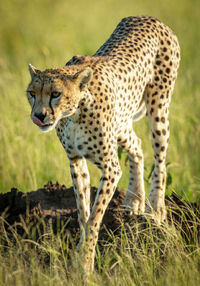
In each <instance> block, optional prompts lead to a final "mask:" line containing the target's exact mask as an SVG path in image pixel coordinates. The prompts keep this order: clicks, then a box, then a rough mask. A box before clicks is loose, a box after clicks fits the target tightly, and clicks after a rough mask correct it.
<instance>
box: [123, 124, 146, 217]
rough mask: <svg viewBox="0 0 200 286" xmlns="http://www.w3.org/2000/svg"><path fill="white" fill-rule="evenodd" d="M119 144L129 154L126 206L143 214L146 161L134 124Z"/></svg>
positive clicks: (125, 131)
mask: <svg viewBox="0 0 200 286" xmlns="http://www.w3.org/2000/svg"><path fill="white" fill-rule="evenodd" d="M118 143H119V144H120V146H121V147H122V148H123V149H124V150H126V151H127V152H128V156H129V184H128V190H127V193H126V197H125V200H124V206H125V207H126V208H127V209H130V210H131V211H132V212H133V213H134V214H141V213H143V212H144V208H145V190H144V178H143V169H144V159H143V152H142V149H141V146H140V145H141V140H140V139H138V138H137V136H136V135H135V133H134V131H133V129H132V122H131V124H130V128H129V129H126V130H124V132H122V134H121V135H120V136H119V138H118Z"/></svg>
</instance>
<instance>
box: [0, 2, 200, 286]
mask: <svg viewBox="0 0 200 286" xmlns="http://www.w3.org/2000/svg"><path fill="white" fill-rule="evenodd" d="M140 14H147V15H152V16H155V17H157V18H159V19H160V20H161V21H163V22H164V23H166V24H167V25H169V26H170V27H171V28H172V29H173V30H174V32H175V33H176V34H177V36H178V38H179V41H180V46H181V56H182V60H181V65H180V70H179V76H178V79H177V82H176V86H175V90H174V94H173V98H172V103H171V109H170V122H171V124H170V129H171V137H170V145H169V150H168V157H167V161H168V162H170V165H169V166H168V172H169V173H170V174H171V176H172V184H171V185H170V187H169V188H168V190H167V191H168V192H170V191H172V190H174V191H175V192H177V193H179V194H180V195H181V196H183V197H184V198H187V199H190V200H193V201H195V200H199V199H200V173H199V170H200V160H199V148H200V147H199V146H200V115H199V112H200V100H199V94H200V83H199V67H200V57H199V47H200V32H199V29H198V23H199V18H200V3H199V1H198V0H190V1H189V0H176V1H173V0H165V1H164V0H154V1H149V0H143V1H138V0H137V1H136V0H102V1H93V0H88V1H82V0H77V1H66V0H57V1H53V0H42V1H41V0H32V1H25V0H9V1H0V18H1V25H0V75H1V76H0V150H1V152H0V190H1V192H7V191H9V190H10V188H11V187H13V186H15V187H17V188H19V189H20V190H22V191H24V192H26V191H30V190H32V189H37V188H38V187H41V186H42V185H44V184H45V183H47V181H49V180H52V181H53V182H55V181H59V182H60V183H61V184H62V183H63V184H65V185H67V186H70V185H71V178H70V172H69V165H68V160H67V158H66V155H65V152H64V150H63V148H62V146H61V145H60V143H59V141H58V139H57V138H56V135H55V131H53V132H51V133H48V134H43V133H41V132H40V131H39V130H38V128H37V127H36V126H34V125H33V124H32V123H31V120H30V116H29V114H30V107H29V105H28V102H27V99H26V97H25V90H26V87H27V84H28V82H29V80H30V78H29V74H28V63H32V64H33V65H35V66H37V67H38V68H40V69H45V68H47V67H60V66H62V65H64V64H65V62H66V61H67V60H68V59H69V58H71V57H72V56H73V55H76V54H89V55H92V54H93V53H94V52H95V51H96V50H97V49H98V48H99V46H100V45H101V44H102V43H104V41H105V40H106V39H107V38H108V36H109V35H110V33H111V32H112V31H113V29H114V28H115V26H116V25H117V23H118V22H119V21H120V20H121V18H123V17H125V16H130V15H140ZM134 129H135V131H136V134H137V135H138V136H139V137H140V138H142V142H143V143H142V144H143V145H142V146H143V150H144V155H145V179H146V181H147V177H148V174H149V172H150V170H151V166H152V164H153V153H152V148H151V138H150V132H149V126H148V122H147V120H146V119H143V120H142V121H141V122H139V123H135V126H134ZM125 158H126V155H125V154H123V155H122V159H121V165H122V169H123V177H122V179H121V180H120V182H119V186H120V188H123V189H126V185H127V183H128V168H127V167H126V166H125ZM89 169H90V173H91V183H92V185H96V186H97V185H98V180H99V177H100V172H99V171H98V170H97V169H96V168H94V167H93V166H92V167H91V165H90V164H89ZM148 187H149V182H146V190H147V192H148ZM169 234H170V233H169ZM56 239H57V238H56ZM174 243H175V246H177V247H179V246H180V248H178V249H177V250H176V254H177V255H176V257H174V252H173V251H174V245H171V244H172V243H171V242H170V240H169V252H170V251H171V252H170V253H171V254H169V259H168V261H167V264H166V265H165V268H164V269H162V267H161V268H160V265H159V260H158V262H157V261H156V259H155V258H156V257H157V256H155V257H154V256H148V255H146V256H145V255H144V256H142V254H141V255H139V256H138V257H137V259H136V261H137V262H134V261H133V260H132V258H130V256H129V255H128V254H127V253H126V252H123V253H122V254H120V256H119V255H118V256H117V253H114V252H113V253H114V254H113V255H116V256H117V260H119V264H118V266H117V267H114V266H113V267H114V268H113V271H111V272H112V273H113V275H112V276H111V278H110V276H109V273H110V272H109V271H107V270H106V271H107V272H106V271H105V273H104V274H105V275H102V274H101V273H97V274H96V276H94V277H93V282H92V283H91V285H101V284H102V285H103V282H104V277H106V278H105V281H106V282H105V284H104V285H114V284H117V285H172V284H174V283H173V281H174V280H173V279H176V281H178V282H177V285H179V284H180V285H182V284H183V285H198V284H199V280H198V279H199V275H198V265H199V263H200V261H199V248H196V250H195V253H194V254H193V253H191V254H189V255H188V254H186V252H185V251H184V250H183V246H184V245H183V242H181V241H179V238H177V237H176V239H175V241H174ZM45 247H46V246H45ZM113 247H114V246H113ZM8 248H9V251H8V252H7V254H6V257H4V255H3V252H2V253H0V260H1V267H0V285H1V284H2V283H3V282H2V281H7V282H6V283H4V285H26V284H27V285H28V284H29V285H64V284H65V282H64V279H65V275H66V271H65V270H66V269H65V266H64V264H65V258H64V257H60V255H61V254H59V255H58V254H56V255H57V256H56V255H55V257H57V258H55V259H54V258H52V262H51V265H50V267H46V266H44V265H43V264H40V263H38V260H37V259H36V258H35V255H36V254H35V252H34V249H33V250H32V249H31V250H30V248H29V246H27V244H26V243H24V241H21V240H20V241H19V245H18V246H17V247H14V246H13V245H12V244H10V245H9V246H8ZM50 248H53V249H54V248H55V243H54V242H53V243H52V244H50ZM27 253H30V257H29V258H30V259H29V261H28V262H27V260H26V256H27ZM56 253H57V252H56ZM13 257H15V258H16V259H14V260H13V259H12V258H13ZM60 259H61V261H60ZM143 259H144V260H143ZM135 263H138V265H140V266H137V265H135ZM142 265H145V269H144V268H142V269H141V266H142ZM174 265H177V267H174ZM109 267H111V268H112V266H109ZM138 267H139V268H138ZM135 269H140V271H139V272H137V273H136V272H135V271H136V270H135ZM157 271H158V272H159V273H162V272H163V273H164V274H163V275H160V276H159V277H158V279H157V274H156V273H157ZM124 273H126V274H125V277H126V281H127V282H126V283H125V282H123V275H122V274H124ZM166 273H167V275H166ZM190 273H192V275H190ZM119 277H120V278H121V280H119V281H120V282H117V281H118V280H117V279H118V278H119ZM133 277H134V279H133V280H131V279H132V278H133ZM142 278H143V281H144V283H142V282H141V281H142ZM73 279H75V278H73ZM73 279H72V280H71V281H73ZM124 279H125V278H124ZM156 279H157V280H156ZM24 281H26V282H24ZM37 281H38V282H37ZM43 281H46V282H44V283H43ZM74 281H78V280H76V279H75V280H74ZM131 281H133V282H131ZM45 283H46V284H45ZM70 283H72V282H70ZM73 283H75V282H73ZM76 283H77V282H76ZM76 283H75V284H76ZM120 283H121V284H120ZM75 284H74V285H75ZM2 285H3V284H2ZM69 285H70V284H69ZM174 285H175V284H174Z"/></svg>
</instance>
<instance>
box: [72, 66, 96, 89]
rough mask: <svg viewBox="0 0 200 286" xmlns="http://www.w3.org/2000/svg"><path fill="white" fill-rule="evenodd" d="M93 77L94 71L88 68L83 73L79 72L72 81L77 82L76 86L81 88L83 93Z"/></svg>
mask: <svg viewBox="0 0 200 286" xmlns="http://www.w3.org/2000/svg"><path fill="white" fill-rule="evenodd" d="M92 75H93V70H92V69H91V68H90V67H86V68H84V69H82V70H81V71H79V72H77V73H76V74H75V75H74V76H73V77H72V79H73V80H74V81H75V84H76V85H77V86H78V87H79V88H80V91H82V90H83V89H84V88H85V87H86V86H87V84H88V82H89V81H90V79H91V77H92Z"/></svg>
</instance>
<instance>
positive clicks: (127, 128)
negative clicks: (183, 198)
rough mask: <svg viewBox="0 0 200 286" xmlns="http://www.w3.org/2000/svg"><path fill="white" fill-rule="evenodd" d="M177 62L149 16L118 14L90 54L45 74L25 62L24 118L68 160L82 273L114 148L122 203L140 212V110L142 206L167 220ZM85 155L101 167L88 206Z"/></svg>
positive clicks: (112, 169)
mask: <svg viewBox="0 0 200 286" xmlns="http://www.w3.org/2000/svg"><path fill="white" fill-rule="evenodd" d="M179 59H180V50H179V44H178V40H177V37H176V36H175V35H174V33H173V32H172V31H171V30H170V29H169V28H168V27H167V26H165V25H164V24H163V23H161V22H160V21H158V20H157V19H155V18H152V17H147V16H139V17H129V18H125V19H123V20H122V21H121V22H120V23H119V25H118V26H117V28H116V29H115V31H114V32H113V34H112V35H111V36H110V38H109V39H108V40H107V41H106V42H105V44H104V45H103V46H102V47H101V48H100V49H99V50H98V51H97V52H96V53H95V55H94V56H75V57H73V58H72V59H71V60H70V61H68V62H67V64H66V65H65V66H64V67H63V68H59V69H48V70H45V71H44V72H41V71H39V70H37V69H35V68H34V67H33V66H31V65H30V73H31V76H32V81H31V83H30V85H29V87H28V92H27V93H28V99H29V102H30V104H31V106H32V113H31V118H32V119H33V121H34V123H36V124H37V125H38V126H39V127H40V129H41V130H43V131H49V130H51V129H53V128H54V127H56V131H57V135H58V137H59V139H60V141H61V143H62V145H63V147H64V148H65V150H66V153H67V156H68V158H69V160H70V169H71V176H72V180H73V185H74V192H75V197H76V202H77V208H78V218H79V224H80V228H81V239H80V243H79V248H80V253H81V257H82V264H83V268H84V270H85V271H86V272H90V271H91V270H92V269H93V265H94V256H95V246H96V243H97V239H98V232H99V228H100V224H101V221H102V218H103V215H104V212H105V210H106V208H107V206H108V203H109V202H110V200H111V198H112V196H113V194H114V191H115V189H116V186H117V183H118V181H119V179H120V177H121V169H120V165H119V161H118V152H117V148H118V145H120V146H121V147H122V148H123V149H124V150H126V151H127V152H128V156H129V161H130V175H129V185H128V191H127V194H126V198H125V202H124V205H125V206H126V207H127V208H130V209H131V210H132V211H133V213H135V214H139V213H143V212H144V211H145V191H144V182H143V152H142V149H141V143H140V139H138V138H137V136H136V134H135V133H134V131H133V129H132V122H133V120H137V119H140V118H141V117H142V116H144V114H147V116H148V119H149V122H150V127H151V132H152V142H153V150H154V158H155V168H154V171H153V174H152V183H151V188H150V195H149V205H148V207H147V208H146V211H148V212H149V213H151V214H152V216H153V217H154V218H155V220H157V221H158V222H162V221H163V220H165V218H166V209H165V203H164V193H165V182H166V168H165V158H166V152H167V146H168V141H169V121H168V115H169V103H170V100H171V94H172V91H173V87H174V83H175V79H176V77H177V70H178V66H179ZM86 159H88V160H90V161H91V162H93V163H94V164H95V165H96V166H97V167H98V168H100V170H101V171H102V177H101V180H100V184H99V188H98V192H97V195H96V199H95V202H94V205H93V207H92V209H91V210H90V178H89V173H88V169H87V165H86Z"/></svg>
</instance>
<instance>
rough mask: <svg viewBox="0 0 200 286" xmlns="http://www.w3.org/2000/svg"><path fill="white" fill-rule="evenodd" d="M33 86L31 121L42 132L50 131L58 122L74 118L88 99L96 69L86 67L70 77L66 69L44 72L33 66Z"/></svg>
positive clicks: (31, 86) (30, 87) (28, 92)
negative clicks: (81, 103) (85, 95)
mask: <svg viewBox="0 0 200 286" xmlns="http://www.w3.org/2000/svg"><path fill="white" fill-rule="evenodd" d="M29 72H30V75H31V82H30V84H29V85H28V89H27V97H28V101H29V103H30V105H31V107H32V111H31V119H32V121H33V122H34V123H35V124H36V125H37V126H39V128H40V129H41V130H42V131H50V130H52V129H53V128H54V127H56V125H57V123H58V121H59V120H60V119H62V118H65V117H70V116H71V115H73V114H74V113H75V112H76V111H77V109H78V106H79V103H80V101H81V100H82V99H83V97H84V93H85V90H86V88H87V84H88V82H89V81H90V79H91V77H92V69H91V68H90V67H86V68H84V69H82V70H80V71H79V72H76V73H74V74H73V75H69V74H68V73H67V71H66V70H65V69H64V68H60V69H47V70H45V71H43V72H42V71H40V70H38V69H36V68H35V67H33V66H32V65H29Z"/></svg>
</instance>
